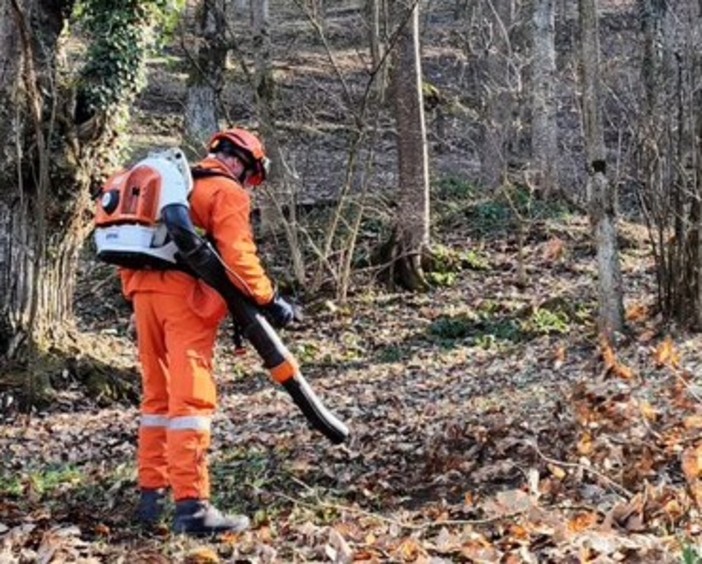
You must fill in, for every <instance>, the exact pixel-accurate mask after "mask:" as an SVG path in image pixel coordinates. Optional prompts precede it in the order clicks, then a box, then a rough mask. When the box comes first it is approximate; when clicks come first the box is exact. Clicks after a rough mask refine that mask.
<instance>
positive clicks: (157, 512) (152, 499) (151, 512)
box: [136, 488, 168, 528]
mask: <svg viewBox="0 0 702 564" xmlns="http://www.w3.org/2000/svg"><path fill="white" fill-rule="evenodd" d="M167 493H168V492H167V490H166V488H159V489H155V490H146V489H143V490H141V495H140V496H139V505H138V506H137V514H136V516H137V521H139V524H140V525H141V526H142V527H147V528H151V527H155V526H156V525H158V524H159V523H160V522H161V519H162V518H163V511H164V509H165V505H166V497H167Z"/></svg>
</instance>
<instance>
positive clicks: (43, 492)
mask: <svg viewBox="0 0 702 564" xmlns="http://www.w3.org/2000/svg"><path fill="white" fill-rule="evenodd" d="M83 480H84V476H83V474H82V473H81V471H80V470H78V469H77V468H75V467H73V466H71V465H67V466H60V465H49V466H47V467H46V468H42V469H37V470H33V471H30V472H25V473H23V474H21V475H19V476H17V475H11V476H7V475H0V497H2V496H3V495H7V496H11V497H23V496H25V495H27V493H28V492H33V494H34V495H38V496H39V497H44V496H47V495H50V494H52V493H54V492H56V491H58V490H61V489H65V488H74V487H75V486H77V485H79V484H81V483H82V482H83Z"/></svg>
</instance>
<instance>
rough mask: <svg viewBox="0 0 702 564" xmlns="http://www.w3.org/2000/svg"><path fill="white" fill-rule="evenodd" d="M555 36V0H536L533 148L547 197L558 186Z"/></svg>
mask: <svg viewBox="0 0 702 564" xmlns="http://www.w3.org/2000/svg"><path fill="white" fill-rule="evenodd" d="M555 35H556V30H555V16H554V0H534V11H533V17H532V36H533V62H532V124H531V128H532V129H531V131H532V135H531V147H532V152H533V155H534V165H535V168H536V172H537V183H536V185H537V187H538V189H539V191H540V192H541V194H542V195H543V196H544V197H548V196H549V195H550V194H551V193H552V192H553V191H554V190H557V189H558V169H557V163H558V161H559V158H558V136H557V129H556V105H555V97H554V90H555V80H556V45H555Z"/></svg>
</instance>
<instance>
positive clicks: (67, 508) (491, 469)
mask: <svg viewBox="0 0 702 564" xmlns="http://www.w3.org/2000/svg"><path fill="white" fill-rule="evenodd" d="M453 4H454V3H447V2H445V3H441V2H435V3H434V5H435V6H438V5H446V6H449V5H453ZM455 4H456V5H457V4H458V3H455ZM604 4H607V3H606V2H605V3H604ZM609 4H610V5H614V6H615V7H617V6H619V5H620V4H622V5H625V6H629V4H631V3H629V2H610V3H609ZM445 11H446V13H447V14H448V13H449V9H448V8H447V9H446V10H445ZM338 12H339V19H338V21H336V20H334V21H333V22H332V23H333V24H334V25H332V26H331V31H332V32H333V33H336V34H337V36H339V35H342V34H344V33H346V34H351V33H352V32H353V33H357V35H359V36H361V35H363V34H362V33H361V31H359V30H361V28H360V27H359V26H358V25H350V23H349V22H348V21H346V20H342V19H341V18H342V16H343V17H347V16H346V15H344V14H347V13H352V11H351V10H346V11H345V12H344V11H343V10H341V9H340V10H339V11H338ZM342 12H343V13H342ZM439 15H441V14H439ZM354 17H356V16H354ZM442 17H443V16H442ZM447 17H448V16H447ZM617 21H618V20H617ZM426 22H427V23H426V25H427V26H429V25H430V24H431V23H432V21H431V18H427V20H426ZM351 23H353V22H351ZM303 24H304V22H300V21H293V20H292V19H289V18H288V19H284V21H283V25H282V27H281V29H282V31H281V35H279V36H276V40H277V41H279V43H278V45H279V48H280V49H281V51H285V52H284V53H283V55H280V54H279V56H284V63H285V64H279V65H278V70H277V72H278V78H279V79H283V82H282V93H283V94H284V95H290V93H291V92H293V93H294V95H295V96H294V97H290V98H289V99H288V100H287V102H286V103H287V104H288V105H287V106H285V107H284V108H283V109H282V110H281V113H282V114H284V115H285V116H286V118H287V119H288V120H289V123H288V122H287V121H286V123H285V124H284V125H285V127H287V128H288V129H286V139H285V141H286V143H287V148H288V149H291V150H294V149H297V155H296V160H294V162H293V164H294V165H295V166H296V170H297V172H299V173H300V176H301V177H302V178H303V179H305V182H306V184H305V186H304V188H305V189H306V190H308V191H309V192H312V193H314V194H317V195H318V194H320V193H322V191H323V190H322V189H323V188H325V187H327V188H328V187H330V186H331V187H337V186H340V185H341V182H340V181H339V179H338V177H343V174H344V171H345V168H344V162H345V158H346V157H347V155H346V153H345V152H344V151H345V150H346V149H345V147H346V145H347V143H346V141H347V139H346V137H347V136H346V133H347V132H346V131H345V130H344V129H343V128H342V127H340V126H339V125H338V124H339V123H341V122H342V121H343V120H345V119H347V118H348V115H349V114H348V112H345V109H344V108H343V107H342V105H341V104H338V99H340V98H341V97H340V96H337V97H334V96H330V95H329V92H330V91H331V90H332V89H331V87H330V84H329V82H328V81H327V82H325V80H327V79H326V78H325V77H326V76H327V75H328V74H329V73H328V72H327V73H325V72H324V71H325V69H324V68H323V65H324V62H323V61H324V56H323V55H321V54H320V53H319V52H317V53H316V54H314V56H309V53H306V52H305V50H304V49H303V47H304V46H301V45H300V42H301V41H302V39H301V38H303V39H304V35H303V34H302V33H301V32H300V29H302V26H303ZM439 24H440V25H437V27H436V30H437V33H438V34H440V38H439V40H437V41H436V42H435V44H436V45H441V46H442V49H435V50H434V51H435V52H436V56H435V57H434V56H433V57H432V58H431V60H429V61H427V67H426V72H427V73H428V76H429V78H430V80H431V81H432V83H433V84H436V85H438V86H439V87H440V88H441V91H442V92H445V93H447V94H446V95H447V96H448V97H452V96H454V94H455V93H459V94H461V95H462V94H463V93H466V92H468V88H467V87H466V86H465V85H460V84H457V83H451V82H450V81H452V80H454V79H455V77H456V76H459V75H460V76H468V75H469V74H470V73H468V72H467V70H466V69H468V70H470V64H469V63H470V61H467V59H466V58H465V56H463V55H462V54H461V52H460V51H459V50H457V49H454V50H453V51H451V52H449V49H448V39H447V38H449V37H451V35H450V34H451V33H453V32H451V30H450V29H449V28H448V26H447V25H446V18H444V19H441V20H440V21H439ZM632 29H634V27H632ZM354 30H355V31H354ZM286 34H287V35H286ZM454 35H455V33H454ZM609 35H611V36H612V37H613V34H609ZM458 37H459V39H460V34H459V36H458ZM617 37H619V36H617ZM337 39H338V37H337ZM342 39H343V37H342ZM444 39H445V40H444ZM317 49H318V51H319V50H320V47H319V46H317ZM347 53H348V54H347V59H345V61H347V62H349V61H351V62H352V63H353V64H354V65H356V66H355V67H354V68H362V65H359V63H358V60H357V57H356V55H355V51H354V50H353V49H351V50H347ZM320 61H321V62H320ZM351 62H349V65H351ZM172 63H173V62H172V61H165V62H163V61H162V62H161V63H160V65H161V66H160V67H158V68H156V67H154V68H152V72H153V73H155V72H157V71H159V70H160V71H161V72H160V74H158V75H157V76H156V79H155V80H151V79H150V86H149V89H148V92H147V95H146V96H145V97H144V98H143V99H140V100H139V103H138V104H137V106H138V112H135V115H136V116H137V123H136V124H135V126H134V127H135V128H137V129H138V131H137V133H139V134H144V133H145V132H149V133H150V134H151V137H148V138H147V137H145V136H143V137H142V138H141V144H142V148H143V147H145V146H150V145H152V144H153V143H155V142H156V141H159V140H164V139H165V140H166V141H167V142H170V141H171V139H172V138H171V137H170V136H171V135H172V134H173V131H177V130H179V128H180V126H181V123H180V122H179V121H178V119H179V118H178V116H179V115H180V118H182V108H183V104H182V100H183V88H184V83H185V77H184V75H183V73H182V72H181V71H182V69H181V70H178V68H177V65H173V64H172ZM169 65H170V66H169ZM352 70H353V69H352ZM177 73H180V74H178V76H179V77H180V78H179V81H180V82H178V81H175V80H174V78H173V77H174V76H176V75H177ZM360 75H361V78H363V73H360ZM152 78H153V77H152ZM229 78H232V81H231V84H230V87H231V90H230V91H229V92H228V95H229V96H230V99H228V100H225V102H226V103H228V104H229V103H230V104H231V105H230V106H229V108H230V110H231V111H232V114H233V115H236V116H242V115H243V116H245V117H250V112H251V105H250V104H248V102H247V101H246V96H244V95H243V94H242V92H243V91H244V86H242V81H241V80H239V82H238V83H237V82H236V80H234V79H235V78H236V77H229ZM240 78H241V77H239V79H240ZM286 80H287V82H286ZM442 80H445V81H446V82H447V83H446V84H444V83H443V82H442ZM336 86H337V87H338V85H336ZM237 88H238V90H237ZM286 92H287V94H286ZM456 97H457V100H458V94H456ZM468 98H469V96H468V95H467V94H466V99H465V100H464V99H463V98H461V99H460V100H458V102H460V104H458V102H457V105H459V106H460V105H461V104H468V103H469V100H468ZM315 103H319V104H321V105H324V104H327V106H328V107H325V108H322V109H320V107H318V106H314V104H315ZM237 104H238V105H237ZM461 107H463V106H461ZM322 110H323V111H322ZM247 112H248V113H247ZM429 117H430V119H431V117H432V116H431V115H430V116H429ZM571 117H572V116H571ZM576 117H577V116H576ZM576 121H577V120H576ZM337 122H338V123H337ZM388 123H389V122H388ZM448 123H449V126H450V127H447V129H446V132H445V135H443V134H442V135H441V136H439V135H437V133H436V127H435V126H434V124H433V123H430V124H429V133H430V140H431V142H432V147H430V149H431V150H432V153H431V156H432V178H433V179H438V181H437V182H436V183H435V184H436V186H434V188H435V189H437V186H438V187H439V192H435V193H434V196H435V200H434V206H435V208H436V209H435V210H433V211H434V212H435V215H434V218H435V225H434V233H433V235H434V237H435V240H436V241H437V242H441V243H443V244H444V245H446V247H448V248H450V249H452V253H451V257H452V258H451V260H450V261H449V262H451V263H452V267H451V268H447V272H445V273H444V275H443V277H442V278H441V280H440V281H441V282H443V283H444V284H448V285H445V286H439V287H436V288H435V289H433V290H431V291H430V292H427V293H423V294H416V295H414V294H405V293H389V292H387V291H385V290H383V289H382V288H380V287H379V286H376V285H373V284H370V283H368V284H357V285H356V286H355V288H356V290H355V291H354V292H353V293H352V295H351V296H350V299H349V301H348V303H346V304H337V303H333V301H332V300H330V299H327V298H324V297H313V298H312V299H313V301H307V302H306V303H305V304H304V306H305V310H306V318H305V321H304V323H301V324H299V325H298V326H296V327H294V328H292V329H291V330H286V331H283V332H282V336H283V339H284V341H285V342H286V344H287V345H288V347H289V348H290V349H291V351H292V352H293V353H294V354H295V355H296V357H297V358H298V360H299V361H300V363H301V365H302V368H303V373H304V375H305V377H306V378H307V379H308V381H309V383H310V384H311V385H312V387H313V388H314V389H315V390H316V391H317V393H318V395H319V396H320V397H321V398H322V399H323V401H324V402H325V404H326V405H327V406H328V407H329V408H330V409H331V410H332V411H334V412H335V413H336V414H338V416H339V417H340V418H341V419H342V420H344V421H345V422H346V423H347V424H348V425H349V427H350V428H351V432H352V435H351V439H350V441H349V442H348V443H347V444H345V445H342V446H336V447H335V446H332V445H331V444H329V443H328V442H327V440H326V439H325V438H324V437H323V436H321V435H320V434H319V433H317V432H315V431H313V430H311V429H309V428H308V427H307V425H306V423H305V420H304V418H303V416H302V415H301V413H300V412H299V411H298V410H297V409H296V408H295V407H294V405H293V404H292V402H291V401H290V400H289V398H288V397H287V396H286V394H285V393H284V392H283V391H282V390H281V389H279V388H278V387H276V386H275V385H274V384H272V382H271V381H270V380H269V377H268V376H267V375H266V374H265V373H264V371H263V370H262V369H261V367H260V365H259V362H258V360H257V358H256V355H255V354H254V353H253V352H252V351H251V350H250V349H249V351H248V354H247V355H246V356H243V357H240V356H236V355H234V354H233V346H232V343H231V340H230V336H229V334H228V332H227V331H226V330H223V332H222V335H221V338H220V340H219V345H218V350H217V370H216V372H217V378H218V383H219V395H220V410H219V412H218V414H217V416H216V418H215V423H214V431H213V448H212V453H211V457H210V460H211V469H212V476H213V486H214V493H215V499H214V501H215V502H216V503H217V504H218V505H220V506H221V507H223V508H226V509H229V510H234V511H240V512H244V513H247V514H248V515H250V516H251V517H252V521H253V526H252V528H251V530H250V531H247V532H245V533H242V534H240V535H231V536H225V537H220V538H217V539H205V540H193V539H186V538H182V537H176V536H172V535H171V534H170V533H169V531H168V528H167V527H164V528H163V529H162V530H160V531H158V532H157V533H156V534H147V533H144V532H142V531H140V530H139V529H138V528H137V527H136V526H135V525H134V522H133V513H134V508H135V504H136V500H137V487H136V473H135V464H134V458H135V438H136V433H137V425H138V408H137V405H136V402H135V401H134V399H133V398H132V400H131V401H129V400H124V399H123V400H114V399H110V398H109V397H95V395H94V393H90V390H88V389H87V388H86V386H85V384H84V383H83V382H82V381H81V380H80V378H77V377H76V367H75V366H67V367H66V368H65V369H63V370H59V372H58V373H56V374H53V375H52V382H53V383H54V386H55V387H56V389H57V394H56V397H55V399H54V401H53V402H52V403H51V405H50V406H49V407H47V408H45V409H43V410H34V411H33V412H31V413H30V414H26V413H21V412H18V411H15V410H14V407H15V406H16V403H15V404H12V405H9V406H8V402H9V396H4V397H0V400H2V401H0V405H3V408H4V410H3V412H2V414H0V460H2V466H1V467H0V563H1V564H5V563H15V562H45V563H48V562H130V563H135V564H136V563H139V562H149V563H158V562H218V561H231V562H240V561H243V562H313V561H317V562H337V563H345V562H354V561H356V562H363V561H367V562H432V563H435V564H439V563H444V562H503V563H516V562H557V563H561V562H585V561H587V562H619V561H638V562H652V561H655V562H659V563H665V562H680V561H681V559H682V558H683V557H684V558H685V561H686V562H698V561H700V553H702V548H699V547H700V546H702V545H701V544H700V543H701V542H702V541H701V540H700V534H702V530H701V521H700V510H699V504H700V503H702V439H701V438H700V435H701V433H702V370H701V369H700V367H701V366H702V346H701V345H702V342H701V339H700V337H699V336H697V335H692V334H688V333H685V332H682V331H679V330H677V329H676V328H675V327H671V326H670V325H669V324H666V323H664V322H663V320H662V319H661V318H660V315H659V314H658V313H657V308H656V306H655V304H656V300H655V269H654V263H653V257H652V256H651V253H650V247H649V244H648V239H647V234H646V232H645V230H644V229H643V228H642V227H641V226H640V225H637V224H635V223H626V222H623V223H622V224H621V233H620V236H621V237H620V238H621V247H622V268H623V272H624V280H625V289H626V310H627V331H626V333H625V334H623V335H620V336H618V338H617V342H616V345H615V347H614V348H613V349H612V348H609V347H607V346H604V345H603V344H602V343H600V342H599V340H598V338H597V333H596V330H595V328H594V326H593V319H594V317H595V307H596V301H595V294H594V292H595V282H594V280H595V269H596V261H595V253H594V249H593V247H592V243H591V238H590V235H589V227H588V224H587V220H586V219H585V218H584V217H582V216H581V215H579V214H577V213H568V212H567V211H564V210H555V209H552V210H544V213H541V214H537V215H534V216H531V217H532V220H531V221H530V222H529V225H528V226H526V237H525V241H524V245H523V248H521V249H520V248H519V246H518V239H517V229H516V228H515V224H514V221H513V220H514V218H513V217H511V216H510V206H509V205H507V204H506V203H505V202H504V201H502V202H500V201H499V200H497V199H495V198H480V197H478V196H479V195H477V194H475V193H468V192H465V193H463V194H455V193H453V194H450V195H449V194H443V195H442V194H441V190H440V188H441V182H442V178H443V179H446V178H449V180H450V177H451V175H452V177H453V178H456V177H459V176H460V174H464V173H465V172H466V170H465V168H466V167H467V166H468V165H467V164H466V163H469V162H474V159H473V161H471V159H470V158H468V157H467V156H466V154H467V151H466V150H465V147H470V146H471V145H470V143H469V140H467V139H468V133H466V131H468V132H470V130H471V129H472V128H473V123H471V122H470V120H468V119H466V117H465V115H464V113H461V114H460V115H456V116H454V117H451V118H450V119H449V120H448ZM300 124H304V125H305V126H306V127H305V128H304V130H303V128H302V127H300ZM385 125H386V126H387V127H386V130H385V133H384V139H383V142H384V143H385V146H386V147H387V151H386V150H385V149H383V150H381V151H379V154H380V155H381V156H384V157H385V158H388V159H389V155H390V154H391V151H392V147H393V144H394V137H393V135H392V128H391V126H390V125H388V124H385ZM566 125H567V124H566ZM453 126H455V127H453ZM564 129H565V127H564ZM573 131H574V132H576V133H577V128H573ZM288 133H289V135H287V134H288ZM295 135H297V136H298V137H294V136H295ZM305 135H307V137H305ZM159 136H161V138H162V139H161V138H159ZM574 136H575V133H574ZM578 139H579V138H578ZM573 162H574V163H576V164H577V166H575V165H574V168H576V169H578V170H580V169H581V168H582V167H581V166H580V160H578V158H577V155H576V156H575V157H573ZM386 164H387V163H386ZM337 165H338V166H337ZM378 169H381V170H382V167H381V166H378ZM387 170H390V169H387ZM447 171H448V172H449V173H450V175H448V174H447ZM459 173H460V174H459ZM386 181H387V178H382V177H381V178H380V182H381V183H383V182H386ZM388 184H391V183H390V182H389V181H388ZM443 187H444V188H443V189H445V190H448V189H449V188H453V189H455V188H460V187H461V185H460V184H459V185H455V184H451V183H450V182H448V183H444V184H443ZM532 203H533V202H532ZM530 209H531V210H532V211H533V208H530ZM263 250H264V253H265V256H267V257H268V256H272V257H275V255H276V249H273V248H272V246H271V245H269V244H264V246H263ZM520 257H521V259H520ZM520 260H521V267H520ZM520 271H522V272H521V274H520ZM76 311H77V315H78V321H79V328H80V330H81V332H82V341H81V343H79V344H78V346H77V349H76V357H77V358H78V360H79V361H80V359H81V358H82V357H84V356H88V355H90V356H92V357H97V358H99V359H101V360H102V362H103V363H104V365H105V366H106V367H113V369H114V371H115V372H117V371H119V372H120V373H125V374H128V375H130V376H129V377H130V378H131V379H132V381H133V382H134V384H135V385H137V383H138V375H137V368H136V348H135V344H134V342H133V339H132V337H131V336H130V334H129V330H128V319H129V308H128V306H127V304H126V303H125V302H124V301H123V300H122V298H121V297H120V294H119V287H118V284H117V279H116V277H115V276H114V273H113V272H112V270H111V269H110V268H108V267H106V266H105V265H98V264H95V263H94V262H92V261H90V260H89V259H87V260H86V262H85V264H84V268H83V271H82V277H81V281H80V285H79V288H78V293H77V301H76ZM77 365H78V366H80V362H78V364H77ZM3 402H4V403H3Z"/></svg>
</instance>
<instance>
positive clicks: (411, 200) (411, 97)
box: [389, 0, 429, 290]
mask: <svg viewBox="0 0 702 564" xmlns="http://www.w3.org/2000/svg"><path fill="white" fill-rule="evenodd" d="M390 6H391V15H392V21H393V22H394V23H395V25H398V26H400V28H399V35H398V38H397V43H396V45H395V46H394V47H393V52H392V64H391V70H390V77H391V90H392V94H391V96H392V106H393V110H394V114H395V126H396V130H397V151H398V198H397V204H398V207H397V217H396V225H395V232H394V235H393V239H392V241H391V243H392V244H391V245H390V247H389V249H390V253H389V256H390V260H391V262H392V265H393V266H392V270H391V271H392V272H393V277H392V279H393V280H394V281H396V282H397V283H399V284H400V285H402V286H403V287H405V288H407V289H409V290H419V289H422V288H425V287H426V280H425V278H424V273H423V270H422V256H423V254H424V253H425V252H426V251H427V250H428V245H429V157H428V152H427V139H426V125H425V121H424V101H423V94H422V67H421V59H420V55H419V3H418V2H417V1H416V0H410V1H402V0H393V1H392V2H391V3H390Z"/></svg>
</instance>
